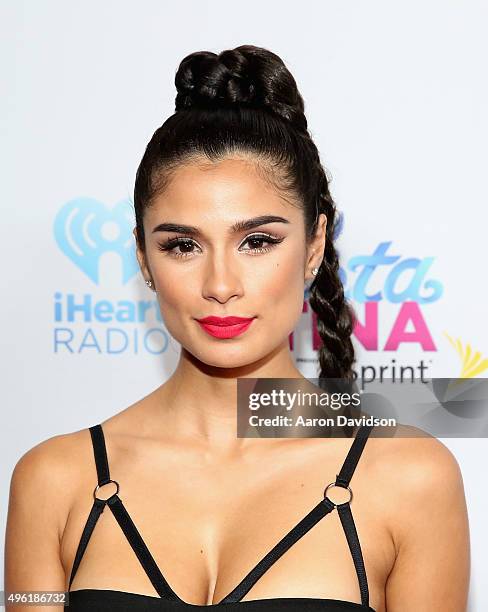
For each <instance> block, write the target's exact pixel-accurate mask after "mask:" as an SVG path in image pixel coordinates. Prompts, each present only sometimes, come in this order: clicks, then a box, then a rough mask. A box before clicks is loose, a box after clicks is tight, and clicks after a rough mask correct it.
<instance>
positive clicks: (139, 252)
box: [132, 227, 152, 281]
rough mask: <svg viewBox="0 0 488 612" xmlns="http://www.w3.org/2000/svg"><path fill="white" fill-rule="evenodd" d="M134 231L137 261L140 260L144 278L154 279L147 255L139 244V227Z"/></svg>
mask: <svg viewBox="0 0 488 612" xmlns="http://www.w3.org/2000/svg"><path fill="white" fill-rule="evenodd" d="M132 233H133V234H134V238H135V239H136V257H137V261H138V262H139V267H140V269H141V272H142V276H143V277H144V280H151V281H152V275H151V273H150V272H149V268H148V267H147V262H146V256H145V254H144V251H143V250H142V249H141V247H140V244H139V238H138V236H137V227H135V228H134V229H133V230H132Z"/></svg>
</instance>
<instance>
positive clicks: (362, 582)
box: [335, 425, 374, 606]
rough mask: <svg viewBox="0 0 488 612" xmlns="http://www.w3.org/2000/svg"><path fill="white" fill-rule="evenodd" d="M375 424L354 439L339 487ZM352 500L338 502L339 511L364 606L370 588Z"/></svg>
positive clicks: (348, 477)
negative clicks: (353, 514)
mask: <svg viewBox="0 0 488 612" xmlns="http://www.w3.org/2000/svg"><path fill="white" fill-rule="evenodd" d="M373 427H374V425H368V426H361V427H360V428H359V430H358V432H357V434H356V437H355V438H354V441H353V443H352V445H351V448H350V449H349V452H348V453H347V456H346V459H345V461H344V463H343V464H342V467H341V469H340V472H339V474H338V475H337V479H336V481H335V484H336V485H337V486H339V487H344V488H347V487H348V486H349V483H350V481H351V478H352V476H353V474H354V470H355V469H356V466H357V464H358V461H359V458H360V457H361V454H362V452H363V449H364V446H365V444H366V442H367V440H368V438H369V434H370V433H371V431H372V429H373ZM350 502H351V500H349V501H348V502H346V503H344V504H337V512H338V514H339V518H340V519H341V524H342V527H343V529H344V533H345V534H346V539H347V543H348V545H349V550H350V551H351V556H352V559H353V561H354V567H355V568H356V574H357V577H358V582H359V591H360V593H361V603H362V605H363V606H369V588H368V579H367V576H366V569H365V567H364V560H363V555H362V552H361V545H360V544H359V537H358V533H357V530H356V525H355V523H354V518H353V516H352V512H351V504H350Z"/></svg>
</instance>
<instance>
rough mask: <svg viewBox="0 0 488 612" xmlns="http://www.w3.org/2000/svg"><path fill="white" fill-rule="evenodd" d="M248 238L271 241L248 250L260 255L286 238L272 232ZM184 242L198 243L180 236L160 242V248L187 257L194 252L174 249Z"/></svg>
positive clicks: (186, 243) (179, 257) (177, 256)
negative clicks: (263, 245)
mask: <svg viewBox="0 0 488 612" xmlns="http://www.w3.org/2000/svg"><path fill="white" fill-rule="evenodd" d="M248 240H258V242H269V243H270V244H271V245H272V246H269V247H260V248H254V249H249V250H248V251H247V252H248V253H249V254H253V255H260V254H262V253H268V252H269V251H271V250H272V249H273V248H274V247H275V246H276V245H277V244H279V243H280V242H282V241H283V240H284V239H283V238H279V237H278V236H272V235H271V234H251V235H250V236H247V238H246V239H245V240H244V243H245V242H246V241H248ZM182 244H184V245H189V244H196V243H195V242H194V241H193V240H192V239H191V238H186V237H184V236H179V237H177V238H170V239H169V240H167V241H166V242H163V243H159V244H158V248H159V250H160V251H163V252H168V253H169V254H170V255H171V256H172V257H175V258H177V259H181V258H183V259H186V258H187V257H189V256H192V255H193V253H174V252H173V249H174V248H175V247H177V246H180V245H182Z"/></svg>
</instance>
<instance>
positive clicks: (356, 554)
mask: <svg viewBox="0 0 488 612" xmlns="http://www.w3.org/2000/svg"><path fill="white" fill-rule="evenodd" d="M372 429H373V427H372V426H362V427H360V428H359V429H358V432H357V434H356V437H355V438H354V440H353V442H352V444H351V447H350V449H349V452H348V453H347V456H346V459H345V461H344V463H343V465H342V467H341V469H340V471H339V474H338V475H337V478H336V480H335V483H334V484H335V485H337V486H340V487H343V488H349V482H350V480H351V478H352V475H353V474H354V470H355V468H356V465H357V463H358V461H359V458H360V456H361V453H362V451H363V448H364V445H365V444H366V441H367V439H368V436H369V434H370V432H371V430H372ZM89 430H90V434H91V439H92V443H93V450H94V455H95V464H96V468H97V476H98V486H99V487H101V486H103V485H104V484H107V483H109V482H115V484H116V485H117V492H116V493H114V494H113V495H112V496H111V497H109V498H108V499H105V500H104V499H99V498H97V497H96V490H97V489H95V494H94V498H95V499H94V502H93V506H92V508H91V510H90V514H89V515H88V519H87V521H86V524H85V527H84V529H83V532H82V534H81V538H80V543H79V545H78V549H77V551H76V555H75V559H74V561H73V567H72V569H71V576H70V579H69V586H68V591H69V606H68V605H66V606H65V607H64V609H65V610H68V611H69V612H107V611H113V612H128V611H129V610H130V611H135V612H144V611H145V610H149V611H152V610H154V611H158V612H172V611H174V612H185V611H186V612H191V610H196V609H203V608H216V607H218V608H220V609H221V610H222V612H226V611H229V612H230V611H232V612H238V611H239V610H242V611H243V612H244V609H245V610H246V612H248V611H249V612H253V611H255V610H258V611H259V612H263V611H266V612H292V611H293V612H295V611H296V610H300V611H304V612H359V611H363V612H375V610H373V608H371V607H370V606H369V591H368V581H367V578H366V571H365V567H364V562H363V556H362V553H361V547H360V545H359V538H358V534H357V531H356V526H355V524H354V520H353V516H352V513H351V507H350V502H351V499H352V492H351V491H350V493H351V499H350V500H349V501H347V502H345V503H341V504H335V503H334V502H332V501H331V500H330V499H329V498H328V497H327V494H326V493H324V498H323V499H321V500H320V501H319V503H318V504H317V505H316V506H315V508H313V509H312V510H311V511H310V512H309V513H308V514H307V515H306V516H305V517H304V518H303V519H302V520H301V521H300V522H299V523H298V524H297V525H295V527H293V528H292V529H291V530H290V531H289V532H288V533H287V534H286V535H285V536H284V537H283V538H282V539H281V540H280V541H279V542H278V543H277V544H276V545H275V546H274V547H273V548H272V549H271V550H270V551H269V552H268V553H267V554H266V555H265V556H264V558H263V559H261V561H259V563H258V564H257V565H256V566H255V567H254V568H253V569H252V570H251V571H250V572H249V573H248V574H247V575H246V576H245V577H244V578H243V579H242V580H241V582H240V583H239V584H238V585H237V586H236V587H235V588H234V589H233V590H232V591H231V592H230V593H229V594H228V595H227V596H226V597H224V598H223V599H222V600H221V601H220V602H218V603H216V604H211V605H209V606H205V605H202V606H200V605H195V604H190V603H187V602H186V601H184V600H183V599H181V597H179V596H178V595H177V594H176V593H175V592H174V591H173V589H172V588H171V587H170V585H169V584H168V583H167V582H166V579H165V578H164V576H163V574H162V573H161V571H160V569H159V567H158V566H157V565H156V562H155V560H154V558H153V556H152V555H151V553H150V552H149V549H148V548H147V546H146V544H145V542H144V540H143V539H142V537H141V535H140V533H139V532H138V530H137V528H136V526H135V525H134V523H133V521H132V519H131V517H130V516H129V514H128V512H127V510H126V509H125V506H124V505H123V503H122V500H121V499H120V497H119V496H118V492H119V484H118V483H117V482H116V481H114V480H112V479H111V478H110V472H109V466H108V460H107V449H106V446H105V439H104V435H103V430H102V426H101V425H100V424H99V425H93V426H92V427H90V428H89ZM349 490H350V489H349ZM107 505H108V507H109V508H110V510H111V512H112V514H113V515H114V517H115V519H116V520H117V522H118V523H119V525H120V527H121V529H122V531H123V532H124V535H125V536H126V538H127V540H128V541H129V544H130V545H131V547H132V549H133V550H134V552H135V554H136V555H137V558H138V559H139V561H140V563H141V565H142V567H143V569H144V571H145V572H146V574H147V575H148V577H149V579H150V581H151V583H152V584H153V586H154V588H155V589H156V591H157V593H158V594H159V597H157V596H152V595H140V594H137V593H128V592H125V591H115V590H111V589H78V590H75V591H70V590H69V589H70V587H71V583H72V582H73V579H74V577H75V574H76V570H77V569H78V566H79V564H80V561H81V558H82V557H83V553H84V552H85V549H86V547H87V544H88V541H89V539H90V536H91V534H92V532H93V529H94V527H95V525H96V523H97V520H98V517H99V516H100V514H101V513H102V512H103V510H104V508H105V506H107ZM334 509H337V512H338V514H339V518H340V520H341V524H342V527H343V529H344V532H345V535H346V539H347V543H348V545H349V549H350V551H351V555H352V559H353V561H354V566H355V568H356V573H357V577H358V581H359V590H360V593H361V603H360V604H359V603H354V602H350V601H344V600H339V599H318V598H307V597H281V598H273V599H258V600H249V601H241V599H242V598H243V597H244V595H246V593H247V592H248V591H249V590H250V589H251V587H252V586H253V585H254V584H255V583H256V582H257V581H258V580H259V578H260V577H261V576H262V575H263V574H264V573H265V572H266V570H267V569H269V568H270V567H271V565H273V563H274V562H275V561H276V560H277V559H279V558H280V557H281V555H283V554H284V553H285V552H286V551H287V550H288V549H289V548H290V547H291V546H293V544H294V543H295V542H297V540H299V539H300V538H301V537H302V536H304V535H305V534H306V533H307V532H308V531H309V530H310V529H311V528H312V527H313V526H314V525H316V524H317V523H318V522H319V521H320V520H321V519H322V518H323V517H324V516H326V515H327V514H329V513H330V512H332V511H333V510H334Z"/></svg>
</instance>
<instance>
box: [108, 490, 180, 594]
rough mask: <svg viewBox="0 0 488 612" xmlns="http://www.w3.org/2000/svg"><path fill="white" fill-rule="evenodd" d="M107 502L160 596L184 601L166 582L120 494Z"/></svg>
mask: <svg viewBox="0 0 488 612" xmlns="http://www.w3.org/2000/svg"><path fill="white" fill-rule="evenodd" d="M107 504H108V506H109V507H110V510H111V511H112V514H113V515H114V516H115V518H116V520H117V522H118V524H119V525H120V527H121V528H122V531H123V532H124V535H125V537H126V538H127V540H128V541H129V544H130V545H131V547H132V550H133V551H134V552H135V553H136V556H137V558H138V559H139V561H140V563H141V565H142V567H143V568H144V571H145V572H146V574H147V576H148V578H149V580H150V581H151V583H152V585H153V587H154V588H155V589H156V591H157V592H158V594H159V596H160V597H164V598H165V599H169V600H171V601H180V602H183V600H182V599H180V598H179V597H178V595H177V594H176V593H175V592H174V591H173V589H172V588H171V587H170V586H169V584H168V583H167V582H166V579H165V578H164V576H163V574H162V573H161V570H160V569H159V567H158V566H157V564H156V561H155V560H154V557H153V556H152V555H151V553H150V552H149V549H148V547H147V546H146V543H145V542H144V540H143V539H142V537H141V534H140V533H139V532H138V530H137V527H136V526H135V525H134V523H133V521H132V519H131V517H130V516H129V513H128V512H127V510H126V509H125V506H124V504H123V503H122V500H121V499H120V497H119V496H118V495H112V497H110V498H109V499H108V500H107Z"/></svg>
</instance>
